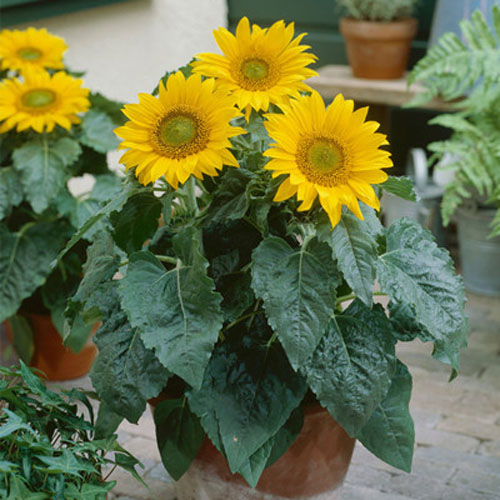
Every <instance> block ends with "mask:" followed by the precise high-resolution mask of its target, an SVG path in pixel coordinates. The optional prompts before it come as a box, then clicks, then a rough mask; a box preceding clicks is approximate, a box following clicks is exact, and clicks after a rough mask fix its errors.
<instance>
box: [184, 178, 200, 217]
mask: <svg viewBox="0 0 500 500" xmlns="http://www.w3.org/2000/svg"><path fill="white" fill-rule="evenodd" d="M195 186H196V179H195V178H194V176H193V175H192V176H191V177H190V178H189V179H188V181H187V182H186V188H187V195H188V207H189V208H190V209H191V210H192V211H193V212H194V213H195V215H198V212H199V210H198V203H197V201H196V193H195V189H194V188H195Z"/></svg>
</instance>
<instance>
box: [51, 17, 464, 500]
mask: <svg viewBox="0 0 500 500" xmlns="http://www.w3.org/2000/svg"><path fill="white" fill-rule="evenodd" d="M215 35H216V39H217V41H218V43H219V44H220V45H221V46H223V47H224V51H225V53H227V54H228V55H227V56H226V55H224V56H218V55H215V54H202V55H200V56H198V59H197V61H198V62H195V63H194V64H193V65H192V66H191V67H185V68H182V71H178V72H175V73H172V74H167V75H166V76H165V78H164V79H163V80H162V82H160V85H159V87H158V94H157V96H152V95H149V94H139V103H138V104H130V105H126V106H125V108H124V113H125V114H126V116H127V117H128V118H129V121H128V122H127V123H126V124H125V125H124V126H122V127H120V128H118V129H117V130H116V133H117V135H118V136H120V137H121V138H122V139H123V142H122V143H121V147H122V148H125V149H127V151H126V152H125V153H124V155H123V157H122V159H121V161H122V162H123V163H124V164H125V165H126V167H127V169H128V170H129V175H128V177H127V178H126V180H125V181H124V186H123V189H122V192H121V193H120V195H119V196H118V197H117V198H116V199H115V200H113V201H112V202H110V203H108V205H106V206H105V207H103V208H102V209H101V210H100V211H99V212H98V213H97V214H96V215H95V216H94V217H93V218H91V219H89V221H88V222H87V224H86V225H85V227H82V228H81V230H79V231H78V232H77V233H76V235H75V236H74V237H73V239H72V241H71V242H70V243H69V244H68V245H67V247H66V248H65V250H64V252H62V253H61V255H60V257H61V258H63V256H64V255H65V252H68V251H70V249H71V247H72V245H74V244H76V243H77V242H78V238H80V237H81V236H82V235H84V234H85V231H86V230H88V229H90V228H92V224H93V223H95V222H97V221H102V220H103V219H104V218H106V219H108V220H109V221H110V224H111V227H112V230H111V231H107V232H102V233H101V235H100V237H99V238H98V239H96V240H95V241H94V243H93V244H92V247H91V248H90V249H89V257H88V261H87V265H86V269H85V275H84V277H83V280H82V282H81V284H80V287H79V289H78V291H77V293H76V294H75V296H74V297H73V299H71V300H70V302H69V306H68V309H67V311H66V316H67V318H68V321H73V320H74V321H76V320H77V319H78V318H79V317H81V318H83V321H86V322H87V323H88V324H92V323H93V322H95V321H97V320H100V321H102V326H101V327H100V328H99V330H98V332H97V333H96V335H95V337H94V340H95V342H96V344H97V346H98V348H99V354H98V356H97V358H96V361H95V363H94V365H93V368H92V371H91V379H92V382H93V385H94V387H95V390H96V391H97V393H98V394H99V396H100V397H101V398H102V400H103V402H104V403H105V405H104V406H103V410H102V411H103V413H106V414H108V415H109V418H110V419H114V418H115V417H116V418H117V421H119V419H120V418H126V419H128V420H129V421H130V422H137V421H138V419H139V418H140V416H141V415H142V413H143V412H144V410H145V408H146V404H147V402H148V400H149V401H151V402H152V403H153V404H154V405H155V410H154V418H155V423H156V436H157V442H158V447H159V450H160V453H161V456H162V460H163V463H164V465H165V467H166V468H167V470H168V471H169V473H170V474H171V475H172V477H173V478H174V479H175V480H179V481H178V482H177V498H178V499H179V500H184V499H187V498H222V497H224V498H225V497H227V498H242V496H243V494H244V495H245V498H253V497H252V495H254V496H255V498H261V497H262V495H263V494H264V493H265V494H269V495H274V496H276V497H277V498H283V497H284V498H291V497H296V496H297V495H300V496H301V498H306V497H309V496H311V497H312V496H313V495H318V494H321V493H324V492H326V491H331V490H334V489H336V488H338V487H340V485H341V483H342V480H343V477H344V476H345V474H346V471H347V467H348V465H349V461H350V458H351V453H352V449H353V446H354V439H355V438H357V439H359V440H360V441H361V442H362V443H363V444H364V445H365V446H366V447H367V448H368V449H369V450H371V451H372V452H373V453H374V454H375V455H377V456H378V457H380V458H381V459H382V460H385V461H386V462H388V463H390V464H392V465H394V466H395V467H399V468H401V469H403V470H406V471H409V470H410V467H411V460H412V453H413V445H414V430H413V423H412V419H411V416H410V414H409V411H408V402H409V399H410V392H411V376H410V374H409V372H408V370H407V368H406V366H405V365H404V364H403V363H402V362H400V361H399V360H398V359H397V357H396V355H395V344H396V343H397V341H398V340H402V341H408V340H412V339H414V338H417V337H418V338H420V339H421V340H423V341H429V342H433V343H434V345H435V349H434V356H435V357H436V358H438V359H440V360H441V361H444V362H446V363H449V364H451V366H452V367H453V373H455V372H456V370H458V365H459V350H460V348H461V347H462V346H464V345H465V343H466V336H467V323H466V318H465V315H464V301H465V297H464V290H463V285H462V281H461V278H460V277H458V276H456V275H455V273H454V270H453V264H452V261H451V259H450V257H449V255H448V253H447V252H446V251H445V250H443V249H440V248H438V247H437V245H436V244H435V242H434V240H433V237H432V235H431V234H430V233H429V232H428V231H426V230H424V229H423V228H422V227H420V226H419V225H418V224H417V223H416V222H413V221H410V220H408V219H402V220H399V221H397V222H396V223H394V224H393V225H392V226H391V227H390V228H389V229H387V230H386V229H384V228H383V227H382V225H381V223H380V221H379V219H378V217H377V215H376V210H379V207H380V204H379V193H378V190H379V189H380V188H382V189H384V190H387V191H389V192H393V193H395V194H399V195H401V196H404V197H406V198H410V197H412V195H413V193H412V186H411V184H410V183H409V181H408V179H402V180H398V179H395V178H388V176H387V174H386V173H385V172H384V170H383V169H384V168H388V167H390V166H391V165H392V162H391V160H390V154H389V153H388V152H387V151H385V150H384V149H381V148H382V147H383V146H384V145H386V144H387V141H386V136H385V135H383V134H380V133H377V132H376V130H377V127H378V124H377V123H376V122H372V121H368V122H366V121H365V118H366V113H367V108H362V109H358V110H356V111H354V109H353V106H354V104H353V102H352V101H348V100H344V98H343V97H342V96H341V95H339V96H337V97H336V99H335V100H334V101H333V103H332V104H331V105H330V106H329V107H328V108H327V109H325V105H324V103H323V100H322V99H321V97H320V96H319V94H317V93H316V92H312V93H311V94H304V95H298V96H296V98H292V99H290V97H289V96H290V94H293V93H294V89H295V88H296V87H295V84H294V85H291V86H290V87H289V88H287V86H286V85H285V84H283V85H280V86H279V87H278V88H273V87H271V89H266V88H265V87H264V86H263V85H262V86H259V82H260V80H261V79H262V78H263V77H262V73H265V72H258V71H255V72H253V73H252V74H250V73H251V72H250V71H249V72H248V73H249V75H245V76H246V77H247V78H249V79H252V78H253V79H255V80H256V82H255V85H254V86H253V89H252V86H251V85H250V84H249V82H248V81H247V80H245V79H244V78H241V80H240V81H238V80H237V77H238V76H240V75H241V72H240V69H241V68H243V70H244V69H245V68H246V66H245V64H247V63H248V62H249V61H248V60H247V59H245V55H246V54H247V53H249V54H251V57H252V59H251V60H250V62H252V63H255V66H257V63H258V64H261V65H262V67H263V68H264V69H265V70H266V71H267V74H273V72H274V71H276V69H277V68H276V66H273V64H274V65H277V64H279V59H277V58H273V54H272V51H273V50H274V49H277V50H278V53H279V54H281V55H282V56H283V58H284V59H285V60H288V61H289V63H290V67H291V68H294V72H293V75H296V74H298V73H299V71H300V69H301V68H302V67H303V66H304V65H305V64H307V60H305V59H304V58H302V57H301V54H302V53H303V51H304V47H303V46H301V45H299V42H298V41H297V38H295V39H293V31H292V30H291V29H290V25H289V26H285V24H284V23H282V22H280V23H277V24H275V25H273V26H271V27H270V28H269V29H267V30H263V29H261V28H259V27H258V26H254V27H253V29H252V30H250V28H249V24H248V21H247V20H246V19H244V20H242V21H241V22H240V24H239V25H238V28H237V30H236V36H233V35H231V34H230V33H229V32H228V31H226V30H224V29H222V28H221V29H219V30H218V31H216V33H215ZM230 58H234V60H235V61H236V62H237V63H238V64H239V66H238V65H236V63H234V64H231V61H230V60H229V59H230ZM200 61H201V62H200ZM207 61H213V62H214V64H213V65H212V66H211V68H212V71H213V72H214V73H215V72H217V74H218V75H219V77H218V78H215V79H213V78H206V77H205V75H204V72H205V70H206V68H208V67H209V66H208V65H207ZM294 61H295V63H294ZM264 62H265V63H266V65H265V64H264ZM219 67H220V70H219V69H218V68H219ZM231 71H233V72H234V74H235V76H236V77H234V78H233V79H232V80H230V81H229V83H230V84H231V85H233V88H232V90H229V89H228V80H229V77H230V76H231V75H232V73H231ZM192 72H193V74H191V73H192ZM243 72H244V71H243ZM228 75H229V76H228ZM293 75H290V76H289V77H288V80H285V83H286V81H288V82H292V83H293V79H292V78H293ZM250 83H251V82H250ZM228 90H229V92H228ZM264 96H267V97H264ZM278 98H279V99H278ZM266 99H267V101H266ZM271 99H276V100H277V101H278V102H279V108H278V105H276V104H272V105H271V104H269V102H270V101H271ZM263 101H265V102H266V108H267V109H268V113H266V114H263V113H262V112H257V111H256V109H255V108H258V107H259V105H260V104H261V103H262V102H263ZM235 104H236V106H235ZM248 105H250V106H251V108H252V109H251V111H250V113H249V112H248V110H247V106H248ZM243 112H244V113H245V114H246V115H247V116H248V121H247V120H246V119H245V118H244V116H242V114H243ZM372 185H375V188H376V189H377V191H375V189H374V188H373V187H372ZM160 215H162V224H159V222H158V219H159V217H160ZM117 247H118V248H120V249H121V251H122V252H125V253H126V255H123V253H120V252H117V251H115V249H116V248H117ZM117 271H119V274H120V279H117ZM375 280H378V283H379V285H380V289H379V290H375V286H374V284H375ZM377 295H386V296H387V297H388V299H387V300H388V301H389V302H388V303H389V305H388V310H387V311H386V310H384V308H383V307H382V306H381V305H379V304H375V303H374V296H377ZM151 398H155V399H154V401H152V400H151ZM289 448H290V450H289ZM319 456H321V457H322V458H321V459H320V460H318V457H319ZM249 485H250V486H251V487H255V488H256V490H252V489H251V488H250V487H249ZM243 492H244V493H243ZM269 498H272V497H271V496H270V497H269Z"/></svg>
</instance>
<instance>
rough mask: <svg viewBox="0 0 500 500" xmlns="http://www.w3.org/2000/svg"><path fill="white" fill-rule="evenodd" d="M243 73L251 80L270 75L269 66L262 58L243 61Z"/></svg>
mask: <svg viewBox="0 0 500 500" xmlns="http://www.w3.org/2000/svg"><path fill="white" fill-rule="evenodd" d="M243 74H244V75H245V77H246V78H248V79H250V80H262V79H264V78H266V77H267V76H268V75H269V66H268V64H267V63H266V62H265V61H262V60H261V59H250V60H249V61H245V62H244V63H243Z"/></svg>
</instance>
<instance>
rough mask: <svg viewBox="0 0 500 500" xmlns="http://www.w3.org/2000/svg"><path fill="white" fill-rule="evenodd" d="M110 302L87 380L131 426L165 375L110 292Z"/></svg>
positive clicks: (166, 378)
mask: <svg viewBox="0 0 500 500" xmlns="http://www.w3.org/2000/svg"><path fill="white" fill-rule="evenodd" d="M110 293H112V294H113V296H114V297H115V300H114V302H113V303H112V304H111V305H110V306H109V307H107V308H106V309H107V310H105V311H104V317H103V323H102V325H101V326H100V328H99V330H97V333H96V334H95V337H94V340H95V343H96V344H97V347H98V349H99V354H98V355H97V358H96V360H95V361H94V365H93V366H92V370H91V372H90V377H91V379H92V383H93V385H94V387H95V389H96V391H97V393H98V394H99V396H100V397H101V399H102V400H104V401H105V402H106V404H107V405H108V406H109V408H110V409H111V410H112V411H113V412H115V413H117V414H118V415H121V416H123V417H125V418H127V419H128V420H130V421H131V422H137V421H138V420H139V417H140V416H141V415H142V413H143V412H144V409H145V408H146V401H147V400H148V399H150V398H153V397H156V396H157V395H158V394H159V393H160V391H161V390H162V389H163V388H164V387H165V386H166V384H167V380H168V376H169V374H168V372H167V370H165V369H164V368H163V367H162V366H161V364H160V363H159V362H158V360H157V359H156V357H155V355H154V354H153V352H152V351H151V350H149V349H146V348H145V347H144V344H143V343H142V340H141V339H140V335H139V332H138V331H137V330H136V329H133V328H132V327H131V326H130V324H129V322H128V320H127V317H126V315H125V313H124V312H123V311H122V310H121V309H120V304H119V302H118V296H117V293H116V291H115V290H114V289H112V290H110Z"/></svg>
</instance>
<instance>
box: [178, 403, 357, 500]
mask: <svg viewBox="0 0 500 500" xmlns="http://www.w3.org/2000/svg"><path fill="white" fill-rule="evenodd" d="M354 443H355V440H354V439H353V438H350V437H349V436H348V435H347V433H346V432H345V431H344V429H343V428H342V427H340V425H339V424H338V423H337V422H335V420H333V418H332V417H331V416H330V414H329V413H328V412H327V411H326V410H324V409H323V408H321V407H320V406H319V405H318V406H315V407H311V408H309V409H308V410H306V412H305V416H304V426H303V428H302V430H301V432H300V434H299V436H298V437H297V439H296V440H295V442H294V443H293V444H292V446H291V447H290V448H289V449H288V451H286V452H285V454H284V455H283V456H282V457H281V458H280V459H279V460H278V461H276V462H275V463H274V464H273V465H271V466H270V467H268V468H267V469H265V470H264V472H263V473H262V476H261V478H260V480H259V482H258V484H257V487H256V488H255V489H254V488H250V486H248V484H247V483H246V481H245V480H244V479H243V478H242V477H241V476H240V475H239V474H234V475H233V474H232V473H231V471H230V470H229V467H228V465H227V462H226V459H225V458H224V457H223V456H222V454H221V453H220V452H219V451H218V450H217V449H216V448H215V446H214V445H213V444H212V442H211V441H210V440H209V439H208V438H205V441H204V443H203V445H202V447H201V449H200V451H199V453H198V455H197V456H196V458H195V459H194V461H193V463H192V464H191V466H190V468H189V469H188V471H187V472H186V473H185V474H184V475H183V476H182V478H181V479H180V480H179V481H178V482H177V483H176V485H175V487H176V493H177V499H178V500H226V499H227V500H235V499H238V500H271V499H272V500H278V499H288V498H294V499H296V500H299V499H302V500H306V499H308V500H313V499H314V500H335V499H337V498H340V493H341V486H342V483H343V480H344V477H345V475H346V473H347V469H348V468H349V464H350V461H351V456H352V452H353V448H354Z"/></svg>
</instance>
